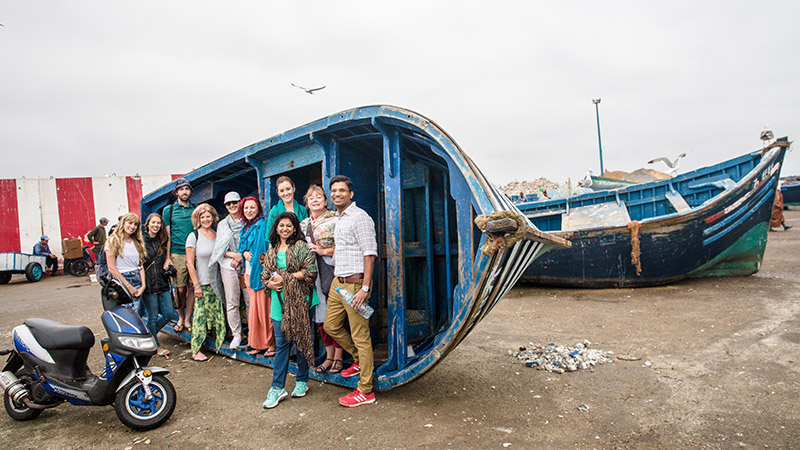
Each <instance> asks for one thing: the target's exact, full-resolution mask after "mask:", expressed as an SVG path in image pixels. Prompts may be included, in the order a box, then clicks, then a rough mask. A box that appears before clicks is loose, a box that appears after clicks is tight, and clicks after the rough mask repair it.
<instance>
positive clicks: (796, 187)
mask: <svg viewBox="0 0 800 450" xmlns="http://www.w3.org/2000/svg"><path fill="white" fill-rule="evenodd" d="M781 194H783V206H784V208H786V207H788V206H800V177H797V176H792V177H784V178H781Z"/></svg>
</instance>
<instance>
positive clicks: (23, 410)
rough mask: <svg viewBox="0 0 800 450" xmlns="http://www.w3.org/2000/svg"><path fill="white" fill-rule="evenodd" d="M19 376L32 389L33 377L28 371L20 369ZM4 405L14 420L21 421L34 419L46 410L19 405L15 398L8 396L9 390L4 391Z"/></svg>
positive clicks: (17, 374)
mask: <svg viewBox="0 0 800 450" xmlns="http://www.w3.org/2000/svg"><path fill="white" fill-rule="evenodd" d="M16 376H17V378H19V379H20V381H22V383H23V384H24V385H25V387H26V388H28V390H29V391H30V390H31V383H32V381H31V378H30V375H28V374H27V373H26V372H24V371H22V370H20V371H18V372H17V373H16ZM3 405H5V407H6V412H7V413H8V415H9V416H11V418H12V419H14V420H19V421H20V422H24V421H26V420H33V419H35V418H37V417H39V414H41V413H42V412H43V411H44V410H43V409H33V408H28V407H27V406H25V405H19V404H17V403H16V402H14V400H11V397H9V396H8V392H3Z"/></svg>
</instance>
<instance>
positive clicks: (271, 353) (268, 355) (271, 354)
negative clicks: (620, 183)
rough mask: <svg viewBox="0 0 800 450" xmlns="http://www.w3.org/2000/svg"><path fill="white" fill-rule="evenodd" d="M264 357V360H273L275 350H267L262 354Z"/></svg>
mask: <svg viewBox="0 0 800 450" xmlns="http://www.w3.org/2000/svg"><path fill="white" fill-rule="evenodd" d="M264 357H265V358H274V357H275V350H270V349H267V351H265V352H264Z"/></svg>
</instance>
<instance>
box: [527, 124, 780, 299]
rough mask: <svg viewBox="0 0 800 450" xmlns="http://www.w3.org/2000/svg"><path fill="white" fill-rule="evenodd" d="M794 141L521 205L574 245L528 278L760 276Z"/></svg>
mask: <svg viewBox="0 0 800 450" xmlns="http://www.w3.org/2000/svg"><path fill="white" fill-rule="evenodd" d="M788 146H789V142H788V141H787V139H786V138H781V139H778V140H777V141H776V142H774V143H773V144H771V145H770V146H768V147H766V148H764V149H762V150H758V151H755V152H752V153H749V154H746V155H744V156H740V157H738V158H734V159H731V160H729V161H725V162H723V163H720V164H717V165H714V166H710V167H704V168H702V169H698V170H695V171H693V172H688V173H685V174H682V175H678V176H676V177H675V178H672V179H668V180H663V181H656V182H651V183H643V184H636V185H632V186H627V187H624V188H619V189H614V190H609V191H600V192H594V193H589V194H584V195H580V196H575V197H570V198H566V199H558V200H549V201H542V202H535V203H523V204H518V205H517V206H518V207H519V209H520V210H521V211H522V212H523V213H525V215H526V216H527V217H528V219H530V220H531V222H533V224H534V225H535V226H536V227H537V228H538V229H540V230H542V231H548V232H551V233H552V234H554V235H556V236H559V237H562V238H565V239H568V240H569V241H570V242H571V243H572V246H571V247H570V248H565V249H559V250H554V251H552V252H550V253H548V254H547V255H544V256H543V257H542V258H539V259H537V260H536V261H534V262H533V263H532V264H531V265H530V266H529V267H528V269H526V270H525V273H524V274H523V276H522V280H523V281H528V282H534V283H539V284H547V285H555V286H565V287H589V288H608V287H640V286H654V285H660V284H666V283H671V282H674V281H677V280H681V279H684V278H687V277H705V276H735V275H750V274H753V273H755V272H757V271H758V269H759V267H760V266H761V259H762V257H763V255H764V249H765V247H766V243H767V232H768V230H769V219H770V215H771V211H772V204H773V201H774V197H775V190H776V189H777V187H778V178H779V176H780V169H781V165H782V163H783V157H784V154H785V152H786V148H787V147H788Z"/></svg>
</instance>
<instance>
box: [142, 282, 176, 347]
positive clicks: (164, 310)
mask: <svg viewBox="0 0 800 450" xmlns="http://www.w3.org/2000/svg"><path fill="white" fill-rule="evenodd" d="M142 300H143V303H144V307H145V309H147V329H148V330H150V334H152V335H153V337H154V338H156V344H158V332H159V331H161V329H162V328H164V325H166V324H168V323H169V321H170V320H172V319H174V318H175V309H174V308H173V307H172V293H171V292H170V291H169V290H166V291H164V292H161V293H159V294H144V295H143V296H142Z"/></svg>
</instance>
